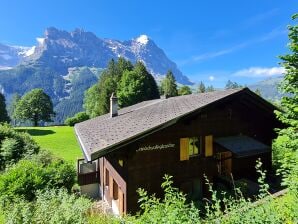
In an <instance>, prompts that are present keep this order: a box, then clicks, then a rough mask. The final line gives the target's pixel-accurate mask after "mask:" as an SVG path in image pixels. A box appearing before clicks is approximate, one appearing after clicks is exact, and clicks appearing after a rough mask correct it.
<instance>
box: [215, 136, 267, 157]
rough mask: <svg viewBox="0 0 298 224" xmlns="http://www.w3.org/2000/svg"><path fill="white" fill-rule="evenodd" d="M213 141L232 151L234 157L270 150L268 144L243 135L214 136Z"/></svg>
mask: <svg viewBox="0 0 298 224" xmlns="http://www.w3.org/2000/svg"><path fill="white" fill-rule="evenodd" d="M214 142H216V143H217V144H219V145H220V146H222V147H224V148H225V149H227V150H229V151H231V152H232V153H234V154H235V155H236V157H246V156H252V155H258V154H261V153H265V152H269V151H270V147H269V146H267V145H265V144H263V143H261V142H259V141H257V140H256V139H253V138H250V137H248V136H244V135H240V136H229V137H222V138H216V139H214Z"/></svg>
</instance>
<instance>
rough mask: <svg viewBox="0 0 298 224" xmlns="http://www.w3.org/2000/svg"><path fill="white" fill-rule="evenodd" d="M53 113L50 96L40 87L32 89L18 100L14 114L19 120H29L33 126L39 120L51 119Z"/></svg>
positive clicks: (47, 120)
mask: <svg viewBox="0 0 298 224" xmlns="http://www.w3.org/2000/svg"><path fill="white" fill-rule="evenodd" d="M54 115H55V113H54V111H53V103H52V100H51V98H50V97H49V96H48V95H47V94H46V93H45V92H44V91H43V90H42V89H33V90H31V91H30V92H28V93H27V94H25V95H24V96H23V97H22V98H21V100H20V101H19V102H18V104H17V106H16V110H15V116H16V118H17V119H20V120H30V121H32V122H33V124H34V126H37V125H38V122H40V121H46V122H49V121H52V117H53V116H54Z"/></svg>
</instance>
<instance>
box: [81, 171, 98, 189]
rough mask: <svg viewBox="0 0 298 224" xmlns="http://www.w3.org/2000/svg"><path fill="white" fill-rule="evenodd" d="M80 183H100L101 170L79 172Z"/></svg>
mask: <svg viewBox="0 0 298 224" xmlns="http://www.w3.org/2000/svg"><path fill="white" fill-rule="evenodd" d="M78 183H79V185H80V186H82V185H87V184H94V183H99V172H98V171H94V172H90V173H78Z"/></svg>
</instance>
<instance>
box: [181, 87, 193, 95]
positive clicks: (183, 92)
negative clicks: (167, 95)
mask: <svg viewBox="0 0 298 224" xmlns="http://www.w3.org/2000/svg"><path fill="white" fill-rule="evenodd" d="M191 93H192V92H191V89H190V88H189V86H182V87H180V88H179V89H178V95H179V96H183V95H189V94H191Z"/></svg>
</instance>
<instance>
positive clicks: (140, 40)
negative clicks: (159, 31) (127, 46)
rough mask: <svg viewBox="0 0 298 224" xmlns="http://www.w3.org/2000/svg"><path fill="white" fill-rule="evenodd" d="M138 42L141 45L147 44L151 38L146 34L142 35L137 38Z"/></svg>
mask: <svg viewBox="0 0 298 224" xmlns="http://www.w3.org/2000/svg"><path fill="white" fill-rule="evenodd" d="M136 41H137V42H138V43H140V44H144V45H145V44H147V43H148V42H149V37H148V36H147V35H145V34H142V35H140V36H139V37H138V38H136Z"/></svg>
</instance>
